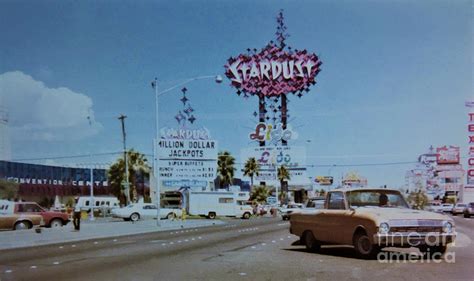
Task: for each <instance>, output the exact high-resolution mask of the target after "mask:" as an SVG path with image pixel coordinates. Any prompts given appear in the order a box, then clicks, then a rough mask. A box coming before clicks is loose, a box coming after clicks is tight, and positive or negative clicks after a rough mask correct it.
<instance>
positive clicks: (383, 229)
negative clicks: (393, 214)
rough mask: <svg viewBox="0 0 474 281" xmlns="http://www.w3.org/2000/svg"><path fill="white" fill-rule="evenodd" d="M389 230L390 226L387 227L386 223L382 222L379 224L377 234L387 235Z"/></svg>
mask: <svg viewBox="0 0 474 281" xmlns="http://www.w3.org/2000/svg"><path fill="white" fill-rule="evenodd" d="M389 230H390V226H389V225H388V223H386V222H383V223H381V224H380V226H379V232H380V233H382V234H387V233H388V231H389Z"/></svg>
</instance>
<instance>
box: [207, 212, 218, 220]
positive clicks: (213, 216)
mask: <svg viewBox="0 0 474 281" xmlns="http://www.w3.org/2000/svg"><path fill="white" fill-rule="evenodd" d="M207 217H208V218H210V219H211V220H213V219H215V218H216V213H214V212H210V213H209V215H207Z"/></svg>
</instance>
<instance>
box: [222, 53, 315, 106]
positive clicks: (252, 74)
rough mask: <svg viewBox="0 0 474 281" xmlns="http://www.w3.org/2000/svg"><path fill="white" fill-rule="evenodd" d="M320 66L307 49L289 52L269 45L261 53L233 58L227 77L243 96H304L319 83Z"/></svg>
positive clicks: (227, 67)
mask: <svg viewBox="0 0 474 281" xmlns="http://www.w3.org/2000/svg"><path fill="white" fill-rule="evenodd" d="M321 64H322V63H321V61H320V60H319V58H318V56H317V55H316V54H311V53H308V51H306V50H303V51H291V52H289V51H286V50H284V49H282V48H280V47H277V46H275V45H273V44H269V45H267V46H266V47H265V48H263V49H262V50H261V51H260V53H257V54H253V55H252V54H240V55H239V56H237V57H235V58H234V57H231V58H230V59H229V60H228V61H227V64H226V65H225V68H226V72H225V74H226V76H227V77H228V78H229V79H230V80H231V85H232V86H233V87H235V88H237V89H239V90H241V91H243V92H244V93H249V94H252V95H253V94H263V95H264V96H267V97H270V96H279V95H282V94H287V93H293V94H295V93H300V94H301V93H303V91H308V90H309V87H310V85H314V84H315V83H316V80H315V78H316V75H317V74H318V73H319V71H320V66H321Z"/></svg>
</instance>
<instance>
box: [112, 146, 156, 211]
mask: <svg viewBox="0 0 474 281" xmlns="http://www.w3.org/2000/svg"><path fill="white" fill-rule="evenodd" d="M127 160H128V180H129V182H130V200H131V201H132V202H136V201H137V200H138V194H137V190H136V179H137V175H138V174H139V173H142V174H144V175H145V177H148V176H149V175H150V170H151V168H150V166H149V165H148V160H147V159H146V157H145V155H143V154H141V153H139V152H136V151H134V150H133V149H131V150H129V151H128V152H127ZM108 180H109V185H110V187H111V189H112V193H113V194H114V195H115V196H117V198H119V200H120V203H122V204H123V203H125V201H126V197H125V194H124V187H123V185H122V182H124V181H125V161H124V160H123V158H119V159H117V161H116V162H115V163H114V164H113V165H112V166H110V169H109V178H108Z"/></svg>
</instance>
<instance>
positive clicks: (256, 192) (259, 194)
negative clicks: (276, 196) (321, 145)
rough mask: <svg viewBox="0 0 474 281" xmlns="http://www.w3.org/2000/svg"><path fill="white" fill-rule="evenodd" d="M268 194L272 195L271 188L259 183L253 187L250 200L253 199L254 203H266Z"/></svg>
mask: <svg viewBox="0 0 474 281" xmlns="http://www.w3.org/2000/svg"><path fill="white" fill-rule="evenodd" d="M268 196H270V189H269V188H268V187H267V186H265V185H259V186H256V187H255V188H254V189H252V192H251V193H250V201H252V203H260V204H264V203H266V202H267V197H268Z"/></svg>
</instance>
